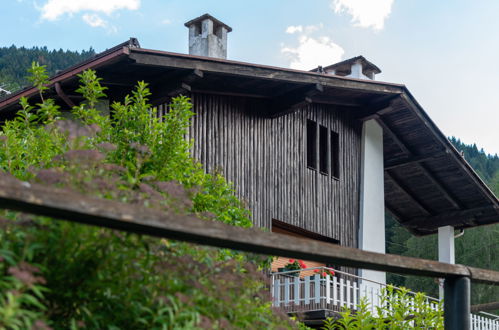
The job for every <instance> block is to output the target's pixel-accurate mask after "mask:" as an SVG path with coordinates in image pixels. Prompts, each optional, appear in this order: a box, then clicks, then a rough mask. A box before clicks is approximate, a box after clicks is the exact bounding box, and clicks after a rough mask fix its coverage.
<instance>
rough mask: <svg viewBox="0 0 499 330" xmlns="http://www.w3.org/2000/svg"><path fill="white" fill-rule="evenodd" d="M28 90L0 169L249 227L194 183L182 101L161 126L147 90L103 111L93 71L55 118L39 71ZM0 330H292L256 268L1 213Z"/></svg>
mask: <svg viewBox="0 0 499 330" xmlns="http://www.w3.org/2000/svg"><path fill="white" fill-rule="evenodd" d="M31 72H32V74H33V77H32V79H31V81H32V82H33V83H34V84H35V86H36V87H37V88H38V89H39V90H40V95H41V96H42V102H41V103H40V104H37V105H35V106H32V105H31V104H29V102H28V100H27V99H25V98H23V99H21V105H22V109H21V110H20V111H19V113H18V114H17V116H16V117H15V119H13V120H10V121H7V122H6V123H5V125H4V127H3V130H2V133H1V134H0V169H1V170H2V171H3V172H4V173H3V174H2V176H3V177H4V179H8V177H9V176H10V175H12V176H14V177H16V178H18V179H21V180H28V181H31V182H36V183H41V184H45V185H50V186H54V187H58V188H60V189H67V190H72V191H75V190H76V191H78V192H80V193H83V194H87V195H92V196H97V197H101V198H107V199H112V200H117V201H121V202H125V203H130V204H133V205H137V206H140V207H149V208H154V209H158V210H161V211H164V212H183V213H194V214H196V215H198V216H199V217H201V218H205V219H207V221H212V220H218V221H223V222H225V223H228V224H232V225H237V226H242V227H250V226H251V221H250V214H249V212H248V211H247V210H246V209H245V208H244V205H243V204H242V203H241V202H240V201H239V200H238V199H237V198H236V197H235V195H234V190H233V188H232V186H231V185H230V183H228V182H227V181H226V180H225V179H224V178H223V176H222V175H221V174H219V173H214V174H209V173H205V172H204V171H203V169H202V167H201V165H200V164H199V163H198V162H196V161H195V160H194V159H192V158H191V156H190V154H189V148H190V147H191V143H192V141H186V140H185V139H184V136H185V133H186V131H187V129H188V127H189V123H190V118H191V117H192V116H193V115H194V114H193V113H192V111H191V104H190V102H189V99H188V98H186V97H183V96H181V97H178V98H175V99H173V101H172V103H171V105H170V107H169V111H168V113H167V114H166V115H165V117H164V118H163V119H162V120H161V119H159V118H156V117H154V116H153V115H152V114H154V113H155V109H153V108H152V107H151V106H150V105H149V104H148V97H149V96H150V93H149V90H148V88H147V84H145V83H143V82H139V83H138V85H137V87H136V89H135V90H134V91H133V92H132V94H131V96H127V97H126V98H125V100H124V101H123V102H121V103H119V102H116V103H114V104H112V106H111V111H112V116H107V115H103V114H101V113H100V112H99V111H98V109H97V105H98V103H99V99H100V98H102V97H104V96H105V88H104V87H102V86H101V85H100V83H99V78H97V77H96V75H95V72H94V71H91V70H89V71H85V72H84V73H82V74H81V75H80V82H81V83H82V85H81V87H80V88H79V89H78V92H80V93H81V94H82V95H83V96H84V97H85V101H84V102H82V103H81V104H80V105H78V106H76V107H74V108H73V109H72V110H71V113H72V116H73V120H67V119H64V118H63V116H62V115H61V112H60V109H59V108H58V107H57V106H56V105H55V102H54V101H53V100H51V99H46V98H44V97H43V91H44V89H45V86H47V85H48V82H47V77H46V74H45V71H44V68H43V67H40V66H38V65H36V64H34V65H33V67H32V69H31ZM0 214H1V216H2V217H3V218H1V219H0V225H1V229H2V230H1V231H0V328H9V329H26V328H37V329H46V328H48V327H52V328H55V329H67V328H71V329H78V328H86V329H87V328H88V329H120V328H122V329H192V328H209V329H210V328H241V329H243V328H293V327H297V326H298V325H297V324H296V322H293V321H291V320H289V319H288V318H287V317H286V315H284V314H282V313H279V312H275V311H272V309H271V304H270V297H269V294H268V288H267V287H266V280H265V279H264V278H263V277H262V272H261V271H260V270H259V269H260V267H261V266H262V265H264V264H267V263H268V259H267V258H263V259H262V258H261V257H256V256H254V255H250V254H243V253H237V252H233V251H230V250H223V249H214V248H206V247H200V246H195V245H191V244H187V243H181V242H176V241H171V240H165V239H163V240H160V239H155V238H151V237H144V236H140V235H136V234H127V233H122V232H118V231H114V230H110V229H104V228H96V227H91V226H85V225H79V224H74V223H70V222H65V221H59V220H54V219H51V218H47V217H40V216H33V215H29V214H23V213H20V212H12V211H1V212H0Z"/></svg>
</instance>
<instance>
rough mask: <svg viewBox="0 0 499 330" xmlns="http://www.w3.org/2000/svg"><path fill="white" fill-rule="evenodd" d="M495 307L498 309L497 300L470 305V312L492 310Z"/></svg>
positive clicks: (498, 303)
mask: <svg viewBox="0 0 499 330" xmlns="http://www.w3.org/2000/svg"><path fill="white" fill-rule="evenodd" d="M496 309H499V301H496V302H491V303H486V304H478V305H472V306H471V312H472V313H478V312H487V311H493V310H496Z"/></svg>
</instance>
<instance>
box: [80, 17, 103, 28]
mask: <svg viewBox="0 0 499 330" xmlns="http://www.w3.org/2000/svg"><path fill="white" fill-rule="evenodd" d="M81 18H82V19H83V21H84V22H85V23H87V24H88V25H90V26H91V27H103V28H105V27H107V22H106V21H105V20H103V19H102V18H100V16H99V15H97V14H85V15H83V16H82V17H81Z"/></svg>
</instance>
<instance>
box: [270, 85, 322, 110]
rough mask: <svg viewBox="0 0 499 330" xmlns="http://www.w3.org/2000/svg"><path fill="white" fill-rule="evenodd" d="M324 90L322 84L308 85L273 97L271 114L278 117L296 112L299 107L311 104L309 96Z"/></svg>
mask: <svg viewBox="0 0 499 330" xmlns="http://www.w3.org/2000/svg"><path fill="white" fill-rule="evenodd" d="M322 92H324V86H323V85H321V84H313V85H312V86H310V85H307V86H305V87H299V88H296V89H294V90H291V91H289V92H287V93H284V94H282V95H279V96H277V97H275V98H274V99H273V101H272V102H271V105H270V116H271V117H278V116H282V115H286V114H289V113H291V112H294V111H295V110H296V109H297V108H299V107H301V106H304V105H307V104H309V102H308V101H307V98H310V97H312V96H314V95H317V94H320V93H322Z"/></svg>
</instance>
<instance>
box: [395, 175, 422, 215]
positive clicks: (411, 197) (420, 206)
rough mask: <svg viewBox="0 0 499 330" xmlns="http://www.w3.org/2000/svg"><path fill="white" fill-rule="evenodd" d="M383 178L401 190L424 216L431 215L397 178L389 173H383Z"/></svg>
mask: <svg viewBox="0 0 499 330" xmlns="http://www.w3.org/2000/svg"><path fill="white" fill-rule="evenodd" d="M385 177H386V178H388V179H389V180H390V181H391V182H392V183H393V184H394V185H396V186H397V188H398V189H399V190H401V191H402V192H403V193H404V194H405V195H406V196H407V197H409V199H410V200H412V202H413V203H414V204H415V205H417V207H418V208H419V209H420V210H421V211H423V213H425V214H426V215H428V216H429V215H432V212H431V211H430V208H429V207H427V206H426V205H425V203H423V202H422V201H421V200H420V199H419V198H418V197H417V196H416V195H414V193H412V192H411V191H410V190H409V189H408V188H407V187H406V186H405V185H404V184H403V183H401V182H400V180H398V179H397V178H395V177H394V176H393V175H392V174H390V172H389V171H385Z"/></svg>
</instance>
